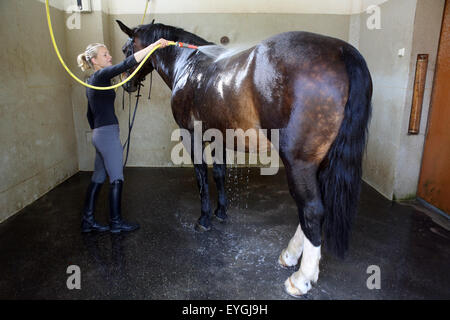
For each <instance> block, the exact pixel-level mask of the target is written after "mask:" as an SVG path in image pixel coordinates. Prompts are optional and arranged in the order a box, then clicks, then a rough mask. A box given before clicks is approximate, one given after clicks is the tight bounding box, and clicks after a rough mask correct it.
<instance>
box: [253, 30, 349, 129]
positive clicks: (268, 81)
mask: <svg viewBox="0 0 450 320" xmlns="http://www.w3.org/2000/svg"><path fill="white" fill-rule="evenodd" d="M344 46H350V45H349V44H347V43H346V42H344V41H342V40H339V39H335V38H332V37H328V36H323V35H319V34H314V33H310V32H302V31H292V32H285V33H281V34H278V35H275V36H273V37H270V38H268V39H266V40H264V41H262V42H261V43H260V44H258V45H257V46H256V47H255V53H254V55H255V62H254V65H255V68H254V72H253V79H252V80H253V82H254V88H255V92H256V95H255V101H256V104H257V106H258V109H259V112H258V113H259V116H260V121H261V124H262V127H267V128H283V127H286V126H287V125H288V122H289V120H290V119H291V116H292V110H293V109H294V108H296V107H298V108H299V109H300V111H301V112H303V113H307V112H308V111H310V110H313V109H316V108H317V107H319V106H320V107H324V108H326V107H327V106H328V107H329V108H330V109H332V108H341V109H342V110H343V107H344V105H345V102H346V99H347V93H348V75H347V71H346V68H345V63H344V61H343V59H342V47H344ZM300 111H298V112H300Z"/></svg>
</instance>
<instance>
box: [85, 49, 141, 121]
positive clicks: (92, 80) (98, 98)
mask: <svg viewBox="0 0 450 320" xmlns="http://www.w3.org/2000/svg"><path fill="white" fill-rule="evenodd" d="M137 64H138V62H137V61H136V59H135V58H134V55H131V56H129V57H128V58H126V59H125V60H123V61H122V62H121V63H118V64H116V65H113V66H110V67H106V68H103V69H100V70H98V71H96V72H95V73H94V74H93V75H92V76H90V77H89V78H88V80H87V83H89V84H90V85H93V86H98V87H108V86H110V85H111V79H112V78H114V77H115V76H118V75H119V74H121V73H123V72H125V71H126V70H128V69H130V68H132V67H134V66H135V65H137ZM86 96H87V98H88V110H87V118H88V121H89V125H90V127H91V129H95V128H98V127H102V126H107V125H111V124H118V123H119V121H118V120H117V117H116V114H115V112H114V100H115V99H116V92H115V91H114V89H111V90H95V89H91V88H86Z"/></svg>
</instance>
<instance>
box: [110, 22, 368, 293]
mask: <svg viewBox="0 0 450 320" xmlns="http://www.w3.org/2000/svg"><path fill="white" fill-rule="evenodd" d="M118 23H119V25H120V27H121V29H122V30H123V31H124V32H125V33H126V34H127V35H128V36H129V37H130V40H129V41H128V42H127V44H125V45H124V48H123V51H124V53H125V54H126V55H129V54H131V53H132V52H134V51H136V50H140V49H142V48H143V47H145V46H147V45H149V44H151V43H153V42H154V41H156V40H157V39H159V38H165V39H168V40H172V41H180V42H184V43H191V44H194V45H197V46H204V45H211V44H212V43H210V42H208V41H206V40H204V39H202V38H200V37H198V36H196V35H194V34H192V33H189V32H186V31H184V30H182V29H179V28H175V27H172V26H167V25H163V24H154V23H152V24H148V25H143V26H139V27H137V28H134V29H130V28H128V27H126V26H125V25H124V24H123V23H121V22H120V21H118ZM154 69H155V70H156V71H157V72H158V73H159V75H160V76H161V77H162V79H163V80H164V82H165V83H166V84H167V85H168V86H169V88H170V89H171V90H172V99H171V104H172V112H173V115H174V118H175V121H176V122H177V124H178V125H179V126H180V127H181V128H185V129H188V130H193V121H194V120H199V121H202V123H203V130H207V129H209V128H217V129H219V130H221V131H222V132H225V130H226V129H237V128H241V129H243V130H244V131H245V130H247V129H250V128H255V129H258V128H263V129H279V132H280V134H279V150H278V151H279V155H280V158H281V160H282V161H283V163H284V166H285V168H286V173H287V180H288V183H289V190H290V193H291V195H292V197H293V198H294V200H295V202H296V204H297V207H298V214H299V222H300V223H299V225H298V228H297V231H296V233H295V235H294V237H293V238H292V239H291V240H290V242H289V245H288V246H287V248H286V249H284V250H283V251H282V252H281V255H280V257H279V263H280V264H281V265H282V266H294V265H296V264H297V263H298V260H299V259H300V256H301V255H302V253H303V257H302V260H301V265H300V269H299V270H298V271H297V272H295V273H293V274H292V275H291V276H290V277H289V278H288V279H287V280H286V282H285V288H286V291H287V292H288V293H289V294H291V295H294V296H299V295H301V294H304V293H306V292H307V291H308V290H309V289H310V288H311V282H316V281H317V279H318V274H319V260H320V249H321V243H322V226H323V227H324V231H325V243H326V244H327V245H328V246H329V247H330V249H332V251H333V252H334V253H336V254H337V255H338V256H343V255H344V253H345V252H346V250H347V248H348V243H349V235H350V229H351V223H352V220H353V217H354V215H355V213H356V208H357V204H358V199H359V190H360V183H361V162H362V155H363V151H364V147H365V143H366V137H367V126H368V121H369V118H370V113H371V97H372V80H371V77H370V73H369V71H368V68H367V65H366V63H365V61H364V59H363V57H362V56H361V55H360V53H359V52H358V51H357V50H356V49H355V48H354V47H352V46H351V45H349V44H348V43H346V42H344V41H341V40H338V39H334V38H330V37H326V36H322V35H318V34H313V33H308V32H287V33H282V34H279V35H276V36H273V37H271V38H269V39H267V40H264V41H262V42H261V43H259V44H258V45H256V46H254V47H252V48H250V49H248V50H245V51H242V52H239V53H236V54H234V55H230V56H228V57H226V58H223V59H215V58H214V57H210V56H208V55H205V54H204V53H203V52H202V51H201V50H191V49H183V48H178V47H175V46H171V47H167V48H164V49H161V50H157V51H156V52H155V53H154V54H153V55H152V56H151V58H150V60H149V62H148V63H147V64H146V66H144V68H143V70H142V72H140V73H139V74H138V78H137V79H136V80H135V81H134V82H133V83H131V87H136V86H137V83H138V82H139V81H141V80H142V79H143V77H145V75H146V74H148V73H150V72H151V71H153V70H154ZM129 89H130V90H133V88H129ZM268 138H269V139H270V136H269V137H268ZM191 150H193V149H191ZM194 168H195V173H196V177H197V181H198V186H199V190H200V195H201V208H202V209H201V211H202V212H201V217H200V219H199V221H198V225H199V227H201V228H203V229H205V230H208V229H209V228H210V226H211V222H210V217H211V208H210V200H209V190H208V179H207V165H206V164H205V163H202V164H194ZM225 170H226V165H225V164H215V165H214V166H213V176H214V180H215V182H216V183H217V187H218V193H219V200H218V207H217V209H216V211H215V215H216V216H217V217H218V218H220V219H221V220H225V219H226V217H227V215H226V196H225V189H224V178H225Z"/></svg>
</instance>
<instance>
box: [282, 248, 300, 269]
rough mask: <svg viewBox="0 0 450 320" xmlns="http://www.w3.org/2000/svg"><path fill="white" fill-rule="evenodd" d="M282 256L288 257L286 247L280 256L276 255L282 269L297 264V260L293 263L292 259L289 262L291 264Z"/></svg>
mask: <svg viewBox="0 0 450 320" xmlns="http://www.w3.org/2000/svg"><path fill="white" fill-rule="evenodd" d="M284 257H286V258H289V256H288V255H287V254H286V249H283V251H281V254H280V256H279V257H278V264H279V265H280V267H282V268H283V269H291V268H292V267H295V266H296V265H297V262H295V264H294V262H293V261H292V262H291V264H289V263H287V262H286V259H285V258H284Z"/></svg>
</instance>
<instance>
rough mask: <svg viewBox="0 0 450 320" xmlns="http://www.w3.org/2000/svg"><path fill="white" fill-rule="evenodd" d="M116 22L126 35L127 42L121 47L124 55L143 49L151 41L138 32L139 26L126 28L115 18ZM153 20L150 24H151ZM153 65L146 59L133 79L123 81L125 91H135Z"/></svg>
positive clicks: (127, 55)
mask: <svg viewBox="0 0 450 320" xmlns="http://www.w3.org/2000/svg"><path fill="white" fill-rule="evenodd" d="M116 21H117V23H118V24H119V26H120V29H121V30H122V31H123V32H124V33H125V34H126V35H128V37H129V38H128V40H127V42H126V43H125V44H124V45H123V47H122V52H123V53H124V55H125V57H129V56H130V55H132V54H134V53H135V52H137V51H139V50H142V49H144V48H145V47H147V46H148V45H150V44H151V43H153V42H149V43H148V41H149V39H146V38H144V37H142V32H140V30H139V28H133V29H130V28H128V27H127V26H126V25H125V24H123V23H122V22H121V21H119V20H116ZM153 22H154V20H153V21H152V23H151V24H153ZM135 69H136V67H135V68H132V69H130V70H128V71H127V72H126V75H127V77H128V76H129V75H130V74H132V73H133V72H134V70H135ZM153 69H154V67H153V65H152V63H151V61H149V60H148V61H147V62H146V63H145V64H144V65H143V66H142V68H141V69H140V70H139V72H138V73H137V74H136V75H135V76H134V78H133V79H131V80H130V81H128V82H127V83H125V84H124V85H123V86H124V89H125V90H126V91H127V92H135V91H136V90H137V89H138V86H139V84H140V83H141V82H142V81H144V80H145V76H146V75H147V74H149V73H151V72H152V71H153Z"/></svg>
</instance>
